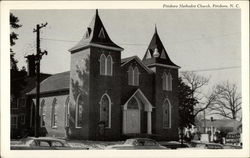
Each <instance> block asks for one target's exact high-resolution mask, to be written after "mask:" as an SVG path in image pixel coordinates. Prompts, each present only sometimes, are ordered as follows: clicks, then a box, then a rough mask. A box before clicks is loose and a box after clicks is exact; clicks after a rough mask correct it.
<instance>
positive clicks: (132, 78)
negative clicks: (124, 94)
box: [128, 66, 134, 85]
mask: <svg viewBox="0 0 250 158" xmlns="http://www.w3.org/2000/svg"><path fill="white" fill-rule="evenodd" d="M133 73H134V70H133V67H132V66H129V68H128V84H129V85H133V80H134V77H133Z"/></svg>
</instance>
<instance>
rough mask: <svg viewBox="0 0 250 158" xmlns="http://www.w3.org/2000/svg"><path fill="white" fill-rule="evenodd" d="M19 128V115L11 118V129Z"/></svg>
mask: <svg viewBox="0 0 250 158" xmlns="http://www.w3.org/2000/svg"><path fill="white" fill-rule="evenodd" d="M17 127H18V115H12V116H11V128H13V129H16V128H17Z"/></svg>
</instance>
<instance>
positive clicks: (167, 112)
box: [162, 99, 171, 128]
mask: <svg viewBox="0 0 250 158" xmlns="http://www.w3.org/2000/svg"><path fill="white" fill-rule="evenodd" d="M162 112H163V114H162V117H163V118H162V119H163V128H171V104H170V101H169V100H168V99H165V101H164V103H163V105H162Z"/></svg>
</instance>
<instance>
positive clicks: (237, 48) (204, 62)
mask: <svg viewBox="0 0 250 158" xmlns="http://www.w3.org/2000/svg"><path fill="white" fill-rule="evenodd" d="M11 12H12V13H13V14H14V15H15V16H17V17H18V18H19V20H20V24H22V27H21V28H19V29H17V30H15V31H16V33H18V34H19V39H18V40H17V41H16V45H15V46H14V47H13V50H14V51H15V52H16V55H15V57H16V59H17V60H18V61H19V62H18V66H19V68H21V67H22V66H26V62H25V58H24V56H25V55H28V54H33V53H35V52H36V41H35V40H36V34H35V33H33V29H34V28H35V27H36V25H37V24H41V23H45V22H48V25H47V26H46V27H45V28H42V29H41V50H42V51H43V50H47V51H48V55H46V56H43V58H42V61H41V72H43V73H50V74H55V73H59V72H64V71H69V69H70V52H69V51H68V50H69V49H70V48H71V47H73V46H74V45H75V44H76V43H77V42H78V41H79V40H80V39H81V38H82V37H83V35H84V33H85V30H86V28H87V27H88V25H89V24H90V22H91V20H92V18H93V16H94V14H95V10H93V9H91V10H88V9H82V10H11ZM99 15H100V18H101V20H102V22H103V24H104V26H105V28H106V30H107V32H108V34H109V36H110V38H111V39H112V41H114V42H115V43H116V44H118V45H119V46H121V47H123V48H124V51H123V52H122V58H125V57H129V56H132V55H137V56H138V57H139V58H142V57H143V55H144V54H145V52H146V49H147V47H148V44H149V42H150V40H151V38H152V36H153V33H154V30H155V26H156V27H157V30H158V34H159V36H160V38H161V40H162V43H163V45H164V47H165V49H166V51H167V53H168V55H169V57H170V59H171V60H172V61H173V62H174V63H175V64H177V65H179V66H180V67H181V69H180V71H195V72H196V73H198V74H200V75H203V76H206V77H210V87H212V86H213V85H214V84H216V83H221V82H224V81H227V80H229V81H230V82H231V83H236V84H237V85H238V87H239V89H240V90H241V68H240V66H241V23H240V22H241V21H240V19H241V14H240V10H229V9H228V10H223V9H218V10H215V9H204V10H202V9H195V10H191V9H178V10H168V9H138V10H132V9H122V10H121V9H119V10H118V9H100V10H99Z"/></svg>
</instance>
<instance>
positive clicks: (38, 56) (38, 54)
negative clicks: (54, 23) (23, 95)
mask: <svg viewBox="0 0 250 158" xmlns="http://www.w3.org/2000/svg"><path fill="white" fill-rule="evenodd" d="M47 24H48V23H47V22H46V23H45V24H41V25H39V24H37V25H36V29H34V30H33V32H36V58H35V61H36V106H35V121H34V122H35V137H39V131H40V117H39V104H40V60H41V59H42V56H43V55H44V54H45V55H47V54H48V52H47V51H46V50H45V51H43V52H41V49H40V29H41V28H43V27H46V25H47Z"/></svg>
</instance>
